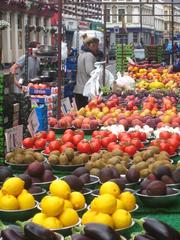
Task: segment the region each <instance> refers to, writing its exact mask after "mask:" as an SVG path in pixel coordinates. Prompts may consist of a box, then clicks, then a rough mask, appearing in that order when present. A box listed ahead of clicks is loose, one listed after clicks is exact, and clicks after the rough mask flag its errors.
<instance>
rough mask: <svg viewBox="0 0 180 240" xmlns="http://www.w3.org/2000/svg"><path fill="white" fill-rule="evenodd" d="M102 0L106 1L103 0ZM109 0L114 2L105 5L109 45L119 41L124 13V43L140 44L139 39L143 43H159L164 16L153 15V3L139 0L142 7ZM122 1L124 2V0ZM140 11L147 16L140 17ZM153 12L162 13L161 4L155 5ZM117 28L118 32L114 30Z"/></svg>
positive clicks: (161, 36)
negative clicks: (125, 33)
mask: <svg viewBox="0 0 180 240" xmlns="http://www.w3.org/2000/svg"><path fill="white" fill-rule="evenodd" d="M151 1H153V0H149V3H151ZM103 2H107V1H104V0H103ZM108 2H109V1H108ZM111 2H113V3H114V4H111V5H107V13H106V15H107V17H106V22H107V30H108V34H109V38H110V45H114V44H115V43H116V42H121V28H122V15H125V17H124V22H125V25H126V29H127V35H126V36H125V37H124V39H123V41H124V42H125V43H134V45H135V46H136V45H139V44H140V42H141V39H142V41H143V43H144V44H153V43H155V44H160V43H161V42H162V40H163V32H164V18H163V17H161V16H157V17H156V16H153V5H152V4H145V3H144V4H143V2H147V0H141V2H142V5H141V6H142V7H140V5H134V4H133V5H130V4H127V5H120V4H116V3H117V2H120V1H119V0H111ZM123 2H126V0H124V1H123ZM128 2H129V0H128ZM136 2H137V1H136ZM139 2H140V1H139ZM158 2H160V1H158ZM141 13H142V15H147V16H142V17H140V15H141ZM154 13H155V14H158V15H163V14H164V8H163V5H160V4H157V5H155V9H154ZM111 14H114V16H111ZM115 14H117V16H115ZM118 28H119V32H120V33H118V32H117V31H116V30H115V29H118Z"/></svg>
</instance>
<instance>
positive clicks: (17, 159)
mask: <svg viewBox="0 0 180 240" xmlns="http://www.w3.org/2000/svg"><path fill="white" fill-rule="evenodd" d="M14 162H15V163H17V164H22V163H25V162H26V161H25V156H24V155H23V154H21V153H16V154H15V155H14Z"/></svg>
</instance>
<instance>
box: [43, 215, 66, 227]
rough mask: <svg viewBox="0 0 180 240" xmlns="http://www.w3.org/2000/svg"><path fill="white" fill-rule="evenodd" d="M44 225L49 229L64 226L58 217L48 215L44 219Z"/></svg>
mask: <svg viewBox="0 0 180 240" xmlns="http://www.w3.org/2000/svg"><path fill="white" fill-rule="evenodd" d="M43 226H44V227H46V228H49V229H56V228H62V227H63V225H62V222H61V221H60V220H59V219H58V218H57V217H47V218H45V219H44V221H43Z"/></svg>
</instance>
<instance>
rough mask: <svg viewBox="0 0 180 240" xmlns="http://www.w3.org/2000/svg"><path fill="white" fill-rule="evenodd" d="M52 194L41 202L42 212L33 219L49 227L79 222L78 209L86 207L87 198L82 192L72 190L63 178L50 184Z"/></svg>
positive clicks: (67, 225) (61, 226) (54, 227)
mask: <svg viewBox="0 0 180 240" xmlns="http://www.w3.org/2000/svg"><path fill="white" fill-rule="evenodd" d="M49 192H50V195H48V196H45V197H44V198H43V199H42V200H41V202H40V208H41V212H40V213H37V214H35V215H34V217H33V218H32V221H33V222H34V223H37V224H40V225H42V226H44V227H46V228H49V229H60V228H64V227H69V226H73V225H75V224H77V223H78V222H79V216H78V213H77V210H80V209H82V208H84V207H85V204H86V202H85V198H84V196H83V194H82V193H80V192H71V188H70V186H69V185H68V184H67V183H66V182H65V181H63V180H60V179H58V180H54V181H53V182H52V183H51V184H50V186H49Z"/></svg>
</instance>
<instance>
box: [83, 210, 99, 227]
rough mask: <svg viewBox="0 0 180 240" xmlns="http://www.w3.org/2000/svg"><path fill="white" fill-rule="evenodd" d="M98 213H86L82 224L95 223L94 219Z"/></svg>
mask: <svg viewBox="0 0 180 240" xmlns="http://www.w3.org/2000/svg"><path fill="white" fill-rule="evenodd" d="M96 214H97V212H95V211H93V210H91V209H89V210H88V211H87V212H85V213H84V214H83V216H82V224H87V223H91V222H93V221H94V217H95V216H96Z"/></svg>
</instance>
